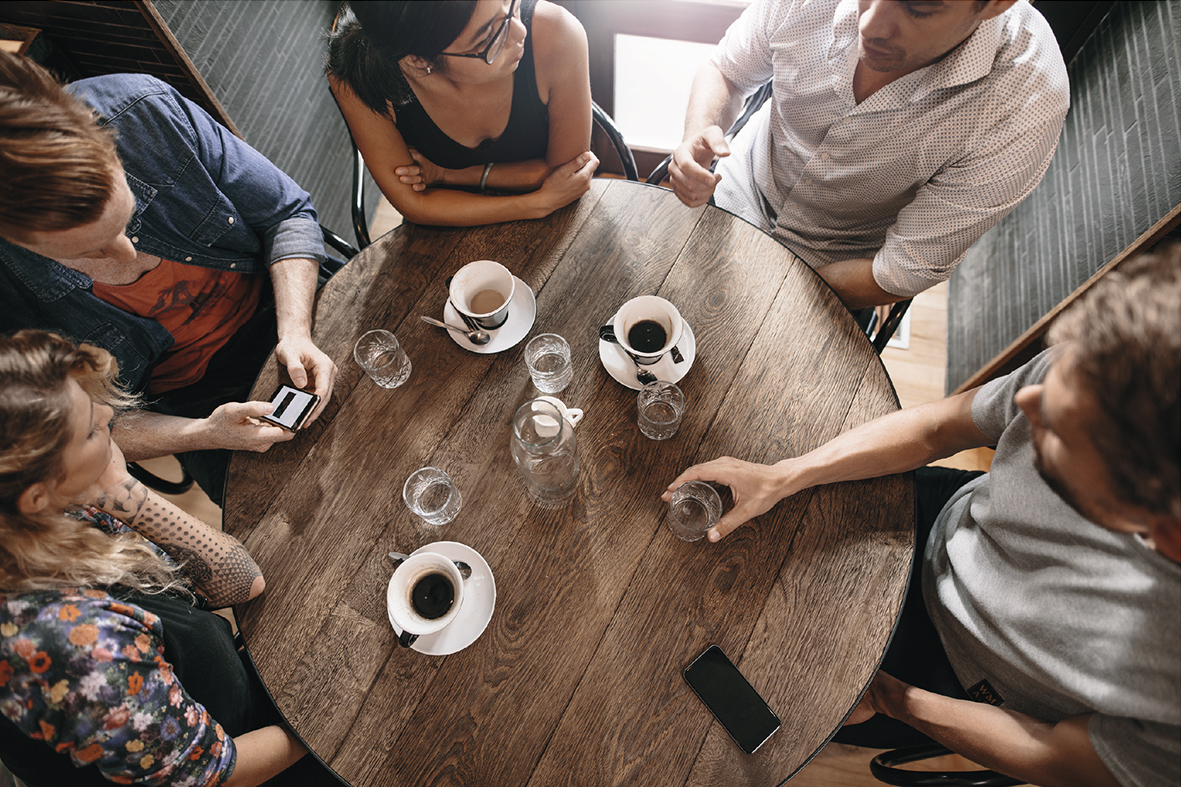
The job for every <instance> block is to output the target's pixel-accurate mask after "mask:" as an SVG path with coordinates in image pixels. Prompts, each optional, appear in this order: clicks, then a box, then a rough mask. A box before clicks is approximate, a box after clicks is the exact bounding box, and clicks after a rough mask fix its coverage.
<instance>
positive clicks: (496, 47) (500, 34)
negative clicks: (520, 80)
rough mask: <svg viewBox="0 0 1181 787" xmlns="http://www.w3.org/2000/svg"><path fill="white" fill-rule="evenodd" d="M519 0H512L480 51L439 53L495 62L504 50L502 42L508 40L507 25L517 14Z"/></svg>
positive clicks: (490, 63)
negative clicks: (494, 30) (502, 18)
mask: <svg viewBox="0 0 1181 787" xmlns="http://www.w3.org/2000/svg"><path fill="white" fill-rule="evenodd" d="M518 2H519V0H513V1H512V3H510V4H509V7H508V16H506V17H505V18H504V21H503V22H501V23H500V27H498V28H496V32H495V33H493V34H492V38H490V39H488V44H487V46H485V47H484V49H483V50H482V51H480V52H440V53H439V54H440V55H447V56H448V57H478V58H479V59H480V60H483V61H484V62H485V63H487V64H488V65H492V64H493V63H495V62H496V58H498V57H500V53H501V52H503V51H504V44H505V42H506V41H508V26H509V23H510V22H512V21H513V17H514V16H516V15H517V5H518Z"/></svg>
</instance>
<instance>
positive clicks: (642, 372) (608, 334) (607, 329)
mask: <svg viewBox="0 0 1181 787" xmlns="http://www.w3.org/2000/svg"><path fill="white" fill-rule="evenodd" d="M599 338H600V339H602V340H603V341H605V342H611V343H612V344H619V339H617V338H616V337H615V329H614V328H612V327H611V326H610V325H604V326H603V327H601V328H599ZM619 349H621V350H623V345H622V344H620V345H619ZM623 354H624V355H626V356H627V357H628V358H631V359H632V363H634V364H635V365H636V379H637V380H639V381H640V385H647V384H648V383H654V382H656V375H654V374H652V372H650V371H648V370H647V369H645V368H644V367H643V366H640V362H639V361H637V360H636V359H635V358H634V357H632V354H631V353H629V352H628V351H627V350H623Z"/></svg>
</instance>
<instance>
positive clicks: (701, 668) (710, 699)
mask: <svg viewBox="0 0 1181 787" xmlns="http://www.w3.org/2000/svg"><path fill="white" fill-rule="evenodd" d="M685 682H686V683H688V684H689V687H690V688H691V689H693V691H694V692H696V694H697V696H698V697H700V698H701V701H702V702H704V703H705V704H706V707H708V708H709V709H710V712H711V713H713V715H714V718H716V719H717V720H718V721H719V722H721V725H722V726H723V727H725V728H726V732H728V733H730V737H731V738H733V739H734V742H735V743H737V744H738V746H739V747H740V748H741V749H742V750H743V751H744V752H746V753H747V754H754V753H755V750H756V749H758V748H759V747H760V746H762V745H763V743H764V742H765V741H766V740H767V739H768V738H770V737H771V736H772V735H773V734H774V733H775V731H776V730H777V729H779V717H778V716H776V715H775V711H773V710H771V707H770V706H769V705H768V704H767V702H766V700H764V699H763V698H762V697H760V696H759V693H758V692H757V691H755V688H754V686H752V685H750V682H749V681H747V679H746V678H745V677H743V675H742V673H741V672H739V671H738V668H737V667H735V666H734V663H733V662H731V661H730V659H729V658H728V657H727V656H726V654H725V653H723V652H722V649H721V648H719V647H718V646H717V645H710V646H709V647H708V648H706V650H705V652H704V653H702V654H701V655H700V656H698V657H697V658H696V659H694V661H693V663H692V664H690V665H689V666H688V667H686V668H685Z"/></svg>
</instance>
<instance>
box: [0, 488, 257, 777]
mask: <svg viewBox="0 0 1181 787" xmlns="http://www.w3.org/2000/svg"><path fill="white" fill-rule="evenodd" d="M78 516H79V518H80V519H84V520H87V521H90V522H92V523H93V524H95V525H96V526H97V527H99V528H100V529H102V530H105V531H107V532H121V531H122V530H124V529H126V525H124V524H123V523H122V522H119V521H118V520H114V519H111V518H110V517H107V516H106V515H105V514H101V512H97V511H95V510H94V509H88V510H86V511H83V512H79V514H78ZM0 712H2V713H3V714H4V715H5V716H6V717H7V718H8V719H9V720H11V721H12V722H13V723H14V724H15V725H16V726H17V727H18V728H20V729H21V730H22V731H23V732H24V733H25V734H26V735H28V736H29V737H30V738H32V739H34V740H38V741H44V743H45V744H46V745H48V746H51V747H53V749H54V750H55V751H57V752H59V753H63V754H67V755H68V756H69V757H70V758H71V759H72V760H73V762H74V764H75V765H77V766H78V767H82V766H84V765H89V764H90V763H95V764H96V767H97V768H98V769H99V771H100V772H101V773H102V774H103V775H104V776H105V777H106V778H107V779H110V780H111V781H113V782H116V783H119V784H168V785H177V786H178V787H190V786H193V785H209V786H210V787H213V786H215V785H218V784H221V783H222V782H223V781H224V780H225V779H227V778H229V776H230V774H231V773H233V770H234V764H235V759H236V751H235V749H234V743H233V740H232V739H231V738H230V737H229V736H228V735H226V734H225V732H224V731H223V730H222V728H221V725H219V724H218V723H217V722H216V721H214V720H213V719H212V718H210V716H209V713H208V711H206V710H205V708H204V707H202V706H201V705H200V704H199V703H197V702H196V701H194V700H193V699H192V698H191V697H190V696H189V695H188V694H187V693H186V692H185V690H184V688H183V687H182V686H181V685H180V682H179V681H178V680H177V679H176V677H175V676H174V675H173V673H172V667H171V666H170V665H169V663H168V662H167V661H166V660H165V658H164V638H163V627H162V624H161V621H160V619H159V618H158V617H157V616H156V615H154V614H152V613H151V612H148V611H146V610H144V609H142V608H140V607H138V606H136V605H134V604H129V603H125V602H122V601H119V600H118V599H115V598H113V597H112V596H111V595H110V594H108V593H107V592H106V591H104V590H97V589H82V590H72V589H66V590H42V591H33V592H28V593H21V594H13V595H10V594H0Z"/></svg>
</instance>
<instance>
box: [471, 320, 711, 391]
mask: <svg viewBox="0 0 1181 787" xmlns="http://www.w3.org/2000/svg"><path fill="white" fill-rule="evenodd" d="M612 319H614V318H612ZM610 323H611V321H608V323H607V324H608V325H610ZM448 333H450V331H448ZM677 349H678V350H680V351H681V357H682V358H684V359H685V360H683V361H682V362H681V363H673V356H672V353H665V354H664V357H663V358H661V359H660V360H659V361H657V362H656V363H654V364H652V365H651V366H645V367H644V368H645V369H647V370H648V371H650V372H652V374H654V375H656V379H657V380H664V381H666V382H670V383H679V382H680V381H681V378H682V377H684V376H685V375H686V374H687V373H688V371H689V367H691V366H692V365H693V359H694V358H696V357H697V337H696V336H694V335H693V328H691V327H690V326H689V323H688V322H685V330H684V331H682V332H681V340H680V341H679V342H677ZM599 360H600V361H602V362H603V368H604V369H606V370H607V374H609V375H611V376H612V377H614V378H615V381H616V382H618V383H622V384H623V385H625V386H627V387H628V388H631V389H632V390H634V391H638V390H640V389H641V388H643V387H644V386H643V385H641V384H640V381H639V379H637V378H636V365H635V363H633V362H632V359H631V356H630V355H628V354H627V353H625V352H624V351H623V348H622V347H620V346H619V345H618V344H616V343H615V342H608V341H605V340H603V339H599Z"/></svg>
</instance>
